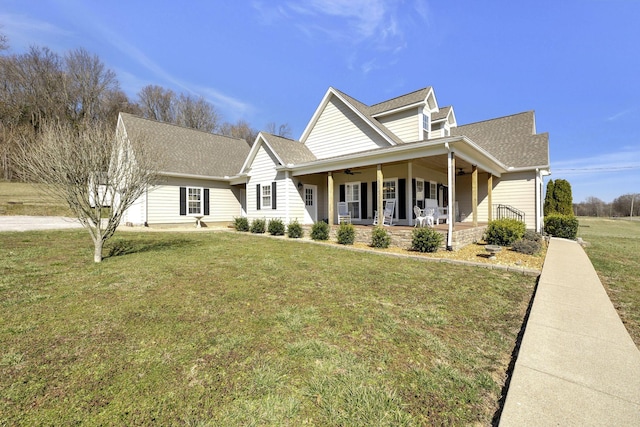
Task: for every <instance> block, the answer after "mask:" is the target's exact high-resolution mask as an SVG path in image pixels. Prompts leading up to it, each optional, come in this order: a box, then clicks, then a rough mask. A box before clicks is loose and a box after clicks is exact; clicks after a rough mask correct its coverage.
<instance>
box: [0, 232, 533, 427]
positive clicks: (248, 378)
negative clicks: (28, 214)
mask: <svg viewBox="0 0 640 427" xmlns="http://www.w3.org/2000/svg"><path fill="white" fill-rule="evenodd" d="M91 253H92V244H91V242H90V240H89V239H88V237H87V236H86V232H84V231H81V230H72V231H57V232H38V233H31V232H26V233H0V313H2V315H1V316H0V390H2V393H0V420H2V421H0V424H3V425H4V424H6V425H69V424H75V423H86V424H90V425H97V424H100V425H137V424H157V425H174V424H185V425H203V426H206V425H211V426H219V425H279V426H280V425H290V426H300V425H323V426H324V425H349V426H371V425H376V426H379V425H407V426H410V425H469V424H476V425H478V424H479V425H490V424H491V421H492V417H493V415H494V413H495V411H496V410H497V409H498V401H499V399H500V397H501V396H500V394H501V389H502V386H503V383H504V378H505V373H506V369H507V366H508V364H509V362H510V357H511V352H512V350H513V348H514V345H515V341H516V336H517V334H518V331H519V329H520V327H521V324H522V321H523V317H524V314H525V311H526V308H527V304H528V302H529V299H530V297H531V294H532V291H533V287H534V285H535V281H536V279H535V278H532V277H528V276H523V275H517V274H512V273H507V272H505V271H500V270H487V269H476V268H471V267H463V266H453V265H449V264H439V263H428V262H421V261H418V260H412V259H399V258H395V257H387V256H382V255H376V254H365V253H360V252H354V251H347V250H343V249H339V248H336V247H330V246H326V245H315V244H312V243H305V242H298V241H292V240H286V239H285V240H280V239H277V240H276V239H270V238H264V237H261V236H253V235H247V234H240V233H238V234H236V233H182V234H181V233H133V232H127V233H124V232H123V233H120V234H118V235H117V236H116V237H115V238H114V240H113V241H112V242H110V243H108V244H107V247H106V248H105V254H107V255H109V254H111V256H108V257H107V258H106V259H105V260H104V261H103V262H102V263H100V264H95V263H93V262H91V259H90V258H91V257H90V256H87V254H91Z"/></svg>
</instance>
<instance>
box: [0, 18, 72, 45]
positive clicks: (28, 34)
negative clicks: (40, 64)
mask: <svg viewBox="0 0 640 427" xmlns="http://www.w3.org/2000/svg"><path fill="white" fill-rule="evenodd" d="M0 31H1V32H2V33H4V34H5V35H6V36H7V37H8V38H9V47H10V48H11V49H12V50H14V51H21V50H25V49H27V48H28V47H30V46H33V45H37V46H45V45H46V46H47V47H56V46H52V41H55V40H58V39H60V38H68V37H71V36H73V33H72V32H71V31H68V30H65V29H62V28H60V27H57V26H55V25H53V24H51V23H49V22H45V21H40V20H37V19H33V18H30V17H28V16H25V15H15V14H6V13H5V14H0ZM54 44H55V42H54Z"/></svg>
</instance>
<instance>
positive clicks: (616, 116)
mask: <svg viewBox="0 0 640 427" xmlns="http://www.w3.org/2000/svg"><path fill="white" fill-rule="evenodd" d="M634 111H635V108H628V109H626V110H622V111H620V112H618V113H616V114H614V115H612V116H609V117H607V118H605V121H607V122H615V121H616V120H618V119H621V118H622V117H624V116H627V115H629V114H631V113H633V112H634Z"/></svg>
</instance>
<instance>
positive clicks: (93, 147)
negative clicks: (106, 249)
mask: <svg viewBox="0 0 640 427" xmlns="http://www.w3.org/2000/svg"><path fill="white" fill-rule="evenodd" d="M23 147H24V149H22V150H21V152H20V165H21V171H22V173H23V177H24V178H26V179H27V180H28V181H30V182H34V183H39V184H42V188H43V189H44V191H46V192H47V193H49V194H50V195H53V196H57V197H59V198H62V199H63V200H65V201H66V203H67V204H68V206H69V208H70V209H71V210H72V211H73V213H74V214H75V215H76V217H77V218H78V219H79V220H80V222H81V223H82V225H83V226H84V227H85V228H86V229H87V230H88V231H89V234H90V235H91V239H92V240H93V244H94V256H93V259H94V261H95V262H101V261H102V249H103V246H104V243H105V242H106V241H107V240H108V239H109V238H111V237H112V236H113V234H114V233H115V231H116V229H117V227H118V225H119V224H120V220H121V219H122V215H123V214H124V212H125V210H126V209H127V208H129V207H130V206H131V205H132V204H133V203H134V202H135V201H136V200H137V199H138V198H139V197H140V196H141V195H142V194H143V192H144V191H145V189H146V188H147V186H148V185H150V184H151V183H152V182H154V181H155V180H156V178H157V174H156V171H157V170H158V167H159V165H158V163H157V158H156V157H154V154H153V152H152V150H150V149H149V147H148V145H146V143H145V140H144V139H143V138H131V139H129V138H125V137H124V136H123V135H119V134H117V133H116V132H114V131H113V127H112V126H109V125H108V124H100V123H99V122H82V123H81V125H80V126H71V125H69V124H61V123H60V122H46V123H44V124H43V128H42V131H41V132H40V134H39V135H38V137H37V138H36V139H35V142H31V143H30V144H29V145H28V147H27V146H23Z"/></svg>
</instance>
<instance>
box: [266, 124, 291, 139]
mask: <svg viewBox="0 0 640 427" xmlns="http://www.w3.org/2000/svg"><path fill="white" fill-rule="evenodd" d="M267 132H269V133H270V134H273V135H278V136H281V137H283V138H291V126H289V123H283V124H281V125H280V126H278V125H276V122H269V123H267Z"/></svg>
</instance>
